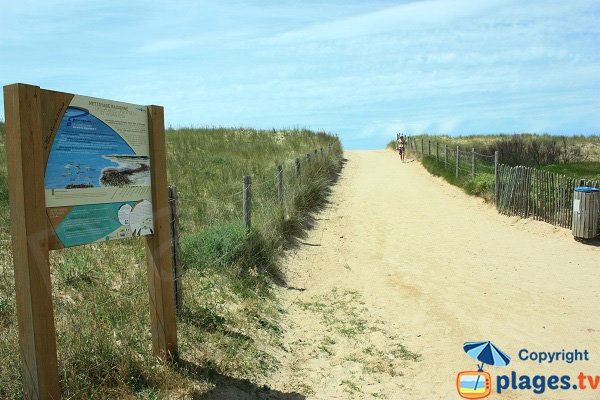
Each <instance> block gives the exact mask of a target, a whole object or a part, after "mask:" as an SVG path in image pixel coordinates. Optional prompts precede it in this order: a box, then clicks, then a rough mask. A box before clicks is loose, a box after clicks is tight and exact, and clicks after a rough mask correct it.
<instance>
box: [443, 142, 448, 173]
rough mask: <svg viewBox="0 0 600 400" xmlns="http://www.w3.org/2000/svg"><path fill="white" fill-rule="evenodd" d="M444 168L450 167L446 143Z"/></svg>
mask: <svg viewBox="0 0 600 400" xmlns="http://www.w3.org/2000/svg"><path fill="white" fill-rule="evenodd" d="M444 168H446V169H448V144H446V143H444Z"/></svg>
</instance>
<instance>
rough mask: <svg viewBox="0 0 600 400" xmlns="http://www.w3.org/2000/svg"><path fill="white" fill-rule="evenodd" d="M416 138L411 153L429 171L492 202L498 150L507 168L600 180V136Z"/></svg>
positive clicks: (389, 146)
mask: <svg viewBox="0 0 600 400" xmlns="http://www.w3.org/2000/svg"><path fill="white" fill-rule="evenodd" d="M411 140H412V141H413V142H414V143H415V145H416V151H414V150H413V148H412V147H411V146H407V149H408V151H410V152H411V154H413V155H414V156H416V157H417V158H419V159H421V161H422V164H423V166H424V167H425V168H426V169H427V170H428V171H429V172H431V173H432V174H434V175H437V176H442V177H444V179H446V180H447V181H448V182H450V183H452V184H454V185H456V186H459V187H462V188H463V189H464V190H465V191H466V192H467V193H469V194H473V195H478V196H481V197H483V198H485V199H486V200H488V201H491V200H492V199H493V196H494V161H493V155H494V152H495V151H498V152H499V162H500V163H503V164H508V165H524V166H534V167H537V168H541V169H545V170H548V171H552V172H557V173H561V174H564V175H567V176H572V177H575V178H578V179H598V177H599V176H600V136H552V135H534V134H518V135H473V136H457V137H449V136H444V135H442V136H439V135H436V136H433V135H421V136H414V137H412V138H411ZM429 142H431V146H432V153H431V154H432V155H431V156H429V154H428V150H429ZM421 143H422V144H423V151H422V150H421ZM436 144H437V146H439V155H440V158H439V161H436V157H435V146H436ZM395 146H396V145H395V141H394V140H392V141H390V142H389V143H388V144H387V146H386V147H387V148H389V149H392V150H393V149H395ZM445 146H447V147H448V168H444V161H443V157H444V147H445ZM457 146H459V147H460V151H461V153H460V156H459V159H458V163H459V177H456V176H455V166H456V163H457V160H456V147H457ZM472 149H474V150H475V152H476V175H475V177H472V176H471V154H470V152H471V150H472Z"/></svg>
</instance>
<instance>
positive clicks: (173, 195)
mask: <svg viewBox="0 0 600 400" xmlns="http://www.w3.org/2000/svg"><path fill="white" fill-rule="evenodd" d="M177 201H178V196H177V187H175V186H169V208H170V210H171V251H172V255H173V290H174V292H175V309H176V310H177V314H180V313H181V309H182V306H183V298H182V296H181V295H182V291H181V265H180V264H181V263H180V256H179V212H178V210H177Z"/></svg>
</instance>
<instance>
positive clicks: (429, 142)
mask: <svg viewBox="0 0 600 400" xmlns="http://www.w3.org/2000/svg"><path fill="white" fill-rule="evenodd" d="M427 149H428V150H427V151H428V153H429V156H431V140H428V141H427Z"/></svg>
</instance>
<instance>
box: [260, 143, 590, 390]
mask: <svg viewBox="0 0 600 400" xmlns="http://www.w3.org/2000/svg"><path fill="white" fill-rule="evenodd" d="M347 157H348V162H347V164H346V166H345V168H344V170H343V172H342V176H341V178H340V180H339V182H338V183H337V185H336V186H335V187H334V189H333V194H332V196H331V198H330V200H331V203H330V204H329V205H328V207H327V208H326V209H325V210H323V211H322V212H320V213H319V214H318V215H317V220H316V226H315V228H314V229H313V230H311V231H310V232H309V235H308V237H307V238H305V239H303V242H304V243H306V244H310V245H302V244H301V245H300V247H299V249H297V250H293V251H290V252H289V254H288V258H287V261H286V264H287V270H288V271H289V272H288V274H289V282H288V283H289V286H290V289H281V292H280V295H281V297H282V299H283V305H284V307H285V308H286V309H287V310H288V317H287V319H286V322H285V329H286V334H285V338H284V343H283V346H282V347H283V350H282V351H281V354H280V355H279V356H280V358H282V359H283V360H284V361H283V365H282V366H281V367H280V368H279V370H278V372H277V374H276V375H275V376H274V378H273V381H272V382H270V386H271V387H273V388H274V389H277V390H281V391H284V392H292V391H296V392H300V393H303V394H305V395H306V396H307V398H309V399H346V398H388V399H428V400H430V399H457V398H458V395H457V392H456V387H455V379H456V374H457V373H458V372H460V371H463V370H472V369H475V364H476V362H475V360H473V359H471V358H470V357H468V356H467V355H466V354H465V353H464V352H463V350H462V344H463V343H464V342H466V341H479V340H481V341H484V340H491V341H492V342H494V343H495V344H496V345H498V346H499V347H500V348H501V349H502V350H504V351H505V352H506V353H507V354H508V355H509V356H510V357H512V362H511V364H510V365H509V366H507V367H489V368H486V370H487V371H488V372H490V373H491V374H492V378H493V379H494V376H496V375H498V374H510V372H511V371H516V372H517V373H518V374H529V375H531V376H533V375H535V374H545V375H562V374H569V375H571V376H573V379H574V380H575V377H576V375H577V374H579V372H580V371H583V372H586V373H590V374H594V375H600V317H599V315H600V289H599V288H598V283H597V282H598V276H599V275H600V246H599V243H598V242H596V243H595V244H593V245H585V244H581V243H578V242H575V241H574V240H573V238H572V237H571V235H570V232H569V231H568V230H565V229H560V228H555V227H552V226H550V225H548V224H545V223H540V222H536V221H530V220H519V219H518V218H509V217H505V216H502V215H498V214H497V213H496V211H495V209H494V208H493V207H492V206H490V205H487V204H485V203H483V201H482V200H480V199H478V198H474V197H470V196H468V195H466V194H465V193H463V192H462V191H461V190H460V189H457V188H455V187H453V186H450V185H448V184H447V183H445V182H444V181H443V180H441V179H439V178H435V177H432V176H430V175H429V174H428V173H427V171H425V170H424V169H423V168H422V166H421V165H420V164H419V163H418V162H408V163H404V164H403V163H401V162H400V161H399V159H398V156H397V155H395V154H393V153H392V152H390V151H356V152H347ZM294 289H300V290H294ZM344 316H345V318H346V321H344V320H343V319H344ZM344 324H346V325H344ZM348 329H350V330H348ZM351 329H354V330H351ZM401 345H404V346H405V349H404V350H405V351H404V352H402V351H400V350H398V349H401V347H400V346H401ZM521 349H529V350H530V351H561V350H562V349H565V350H573V349H579V350H583V349H587V350H589V354H590V361H587V362H576V363H573V364H568V363H566V362H556V363H553V364H541V365H540V364H538V363H536V362H532V361H521V360H519V359H518V353H519V351H520V350H521ZM413 353H418V354H420V359H418V360H416V361H415V360H414V357H412V356H411V355H412V354H413ZM386 357H387V360H389V362H388V361H386ZM493 382H494V384H495V381H493ZM494 390H495V388H494ZM599 393H600V391H596V392H593V391H587V392H583V391H567V392H565V391H546V393H545V394H543V395H535V394H533V393H532V392H531V391H530V392H526V391H506V392H505V393H503V394H502V395H498V394H496V393H494V392H493V393H492V397H493V398H502V399H526V398H533V397H535V398H540V399H544V398H547V399H592V398H598V395H599Z"/></svg>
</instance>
